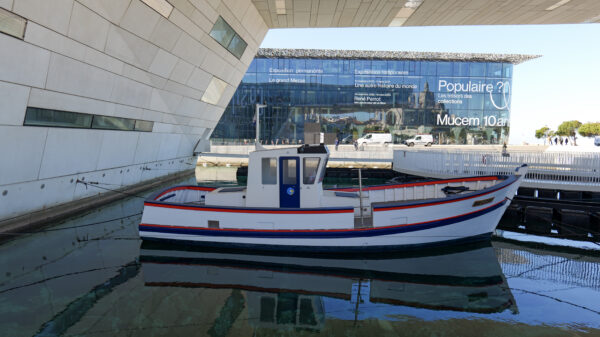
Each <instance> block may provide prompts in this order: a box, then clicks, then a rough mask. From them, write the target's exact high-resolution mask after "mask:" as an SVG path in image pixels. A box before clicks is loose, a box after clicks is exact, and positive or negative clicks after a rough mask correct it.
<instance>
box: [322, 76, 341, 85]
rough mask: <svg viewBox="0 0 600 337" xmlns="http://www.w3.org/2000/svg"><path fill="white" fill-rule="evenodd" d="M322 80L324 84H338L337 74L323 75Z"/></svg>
mask: <svg viewBox="0 0 600 337" xmlns="http://www.w3.org/2000/svg"><path fill="white" fill-rule="evenodd" d="M321 82H322V83H323V84H329V85H337V76H335V75H323V76H322V77H321Z"/></svg>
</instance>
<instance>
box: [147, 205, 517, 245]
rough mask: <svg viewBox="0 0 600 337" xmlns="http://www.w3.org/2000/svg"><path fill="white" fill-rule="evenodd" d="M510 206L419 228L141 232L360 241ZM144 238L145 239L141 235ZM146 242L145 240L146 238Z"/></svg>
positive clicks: (166, 229) (150, 228)
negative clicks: (359, 239)
mask: <svg viewBox="0 0 600 337" xmlns="http://www.w3.org/2000/svg"><path fill="white" fill-rule="evenodd" d="M504 204H506V199H505V200H503V201H502V202H500V203H498V204H496V205H494V206H492V207H489V208H486V209H483V210H481V211H479V212H474V213H471V214H465V215H461V216H457V217H454V218H449V219H443V220H435V221H431V222H427V223H422V224H418V225H403V226H396V227H387V228H374V229H366V230H345V231H243V230H241V231H235V230H226V229H193V228H170V227H153V226H146V225H142V224H141V225H140V226H139V230H140V232H154V233H169V234H184V235H192V236H193V235H197V236H220V237H223V236H226V237H244V238H283V239H298V238H310V239H335V238H357V237H373V236H382V235H391V234H397V233H407V232H415V231H421V230H426V229H432V228H436V227H443V226H448V225H452V224H455V223H458V222H462V221H467V220H470V219H474V218H476V217H479V216H482V215H484V214H487V213H490V212H493V211H494V210H496V209H498V208H500V207H502V206H503V205H504ZM140 236H142V237H143V238H144V236H143V234H142V233H140ZM144 239H145V238H144Z"/></svg>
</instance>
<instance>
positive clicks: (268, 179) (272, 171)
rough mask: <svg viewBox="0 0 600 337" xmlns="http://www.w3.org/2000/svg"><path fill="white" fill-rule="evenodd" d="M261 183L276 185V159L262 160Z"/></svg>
mask: <svg viewBox="0 0 600 337" xmlns="http://www.w3.org/2000/svg"><path fill="white" fill-rule="evenodd" d="M262 183H263V185H275V184H277V158H263V159H262Z"/></svg>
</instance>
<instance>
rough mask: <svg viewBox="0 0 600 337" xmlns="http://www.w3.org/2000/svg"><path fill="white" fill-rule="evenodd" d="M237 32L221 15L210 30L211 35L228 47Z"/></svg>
mask: <svg viewBox="0 0 600 337" xmlns="http://www.w3.org/2000/svg"><path fill="white" fill-rule="evenodd" d="M234 35H235V32H234V31H233V29H232V28H231V27H230V26H229V24H227V22H225V20H223V18H222V17H220V16H219V18H218V19H217V21H216V22H215V25H214V26H213V28H212V30H211V31H210V36H211V37H212V38H213V39H215V40H216V41H217V42H219V43H220V44H221V45H222V46H223V47H225V48H227V47H228V46H229V43H230V42H231V40H232V39H233V36H234Z"/></svg>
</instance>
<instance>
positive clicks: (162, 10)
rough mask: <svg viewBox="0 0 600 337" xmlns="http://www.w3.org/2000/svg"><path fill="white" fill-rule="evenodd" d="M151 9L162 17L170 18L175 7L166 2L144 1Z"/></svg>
mask: <svg viewBox="0 0 600 337" xmlns="http://www.w3.org/2000/svg"><path fill="white" fill-rule="evenodd" d="M142 1H143V2H144V3H145V4H146V5H148V6H150V8H152V9H154V10H155V11H157V12H158V13H159V14H160V15H162V16H164V17H165V18H168V17H169V15H171V12H172V11H173V5H171V4H170V3H168V2H167V1H166V0H142Z"/></svg>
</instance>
